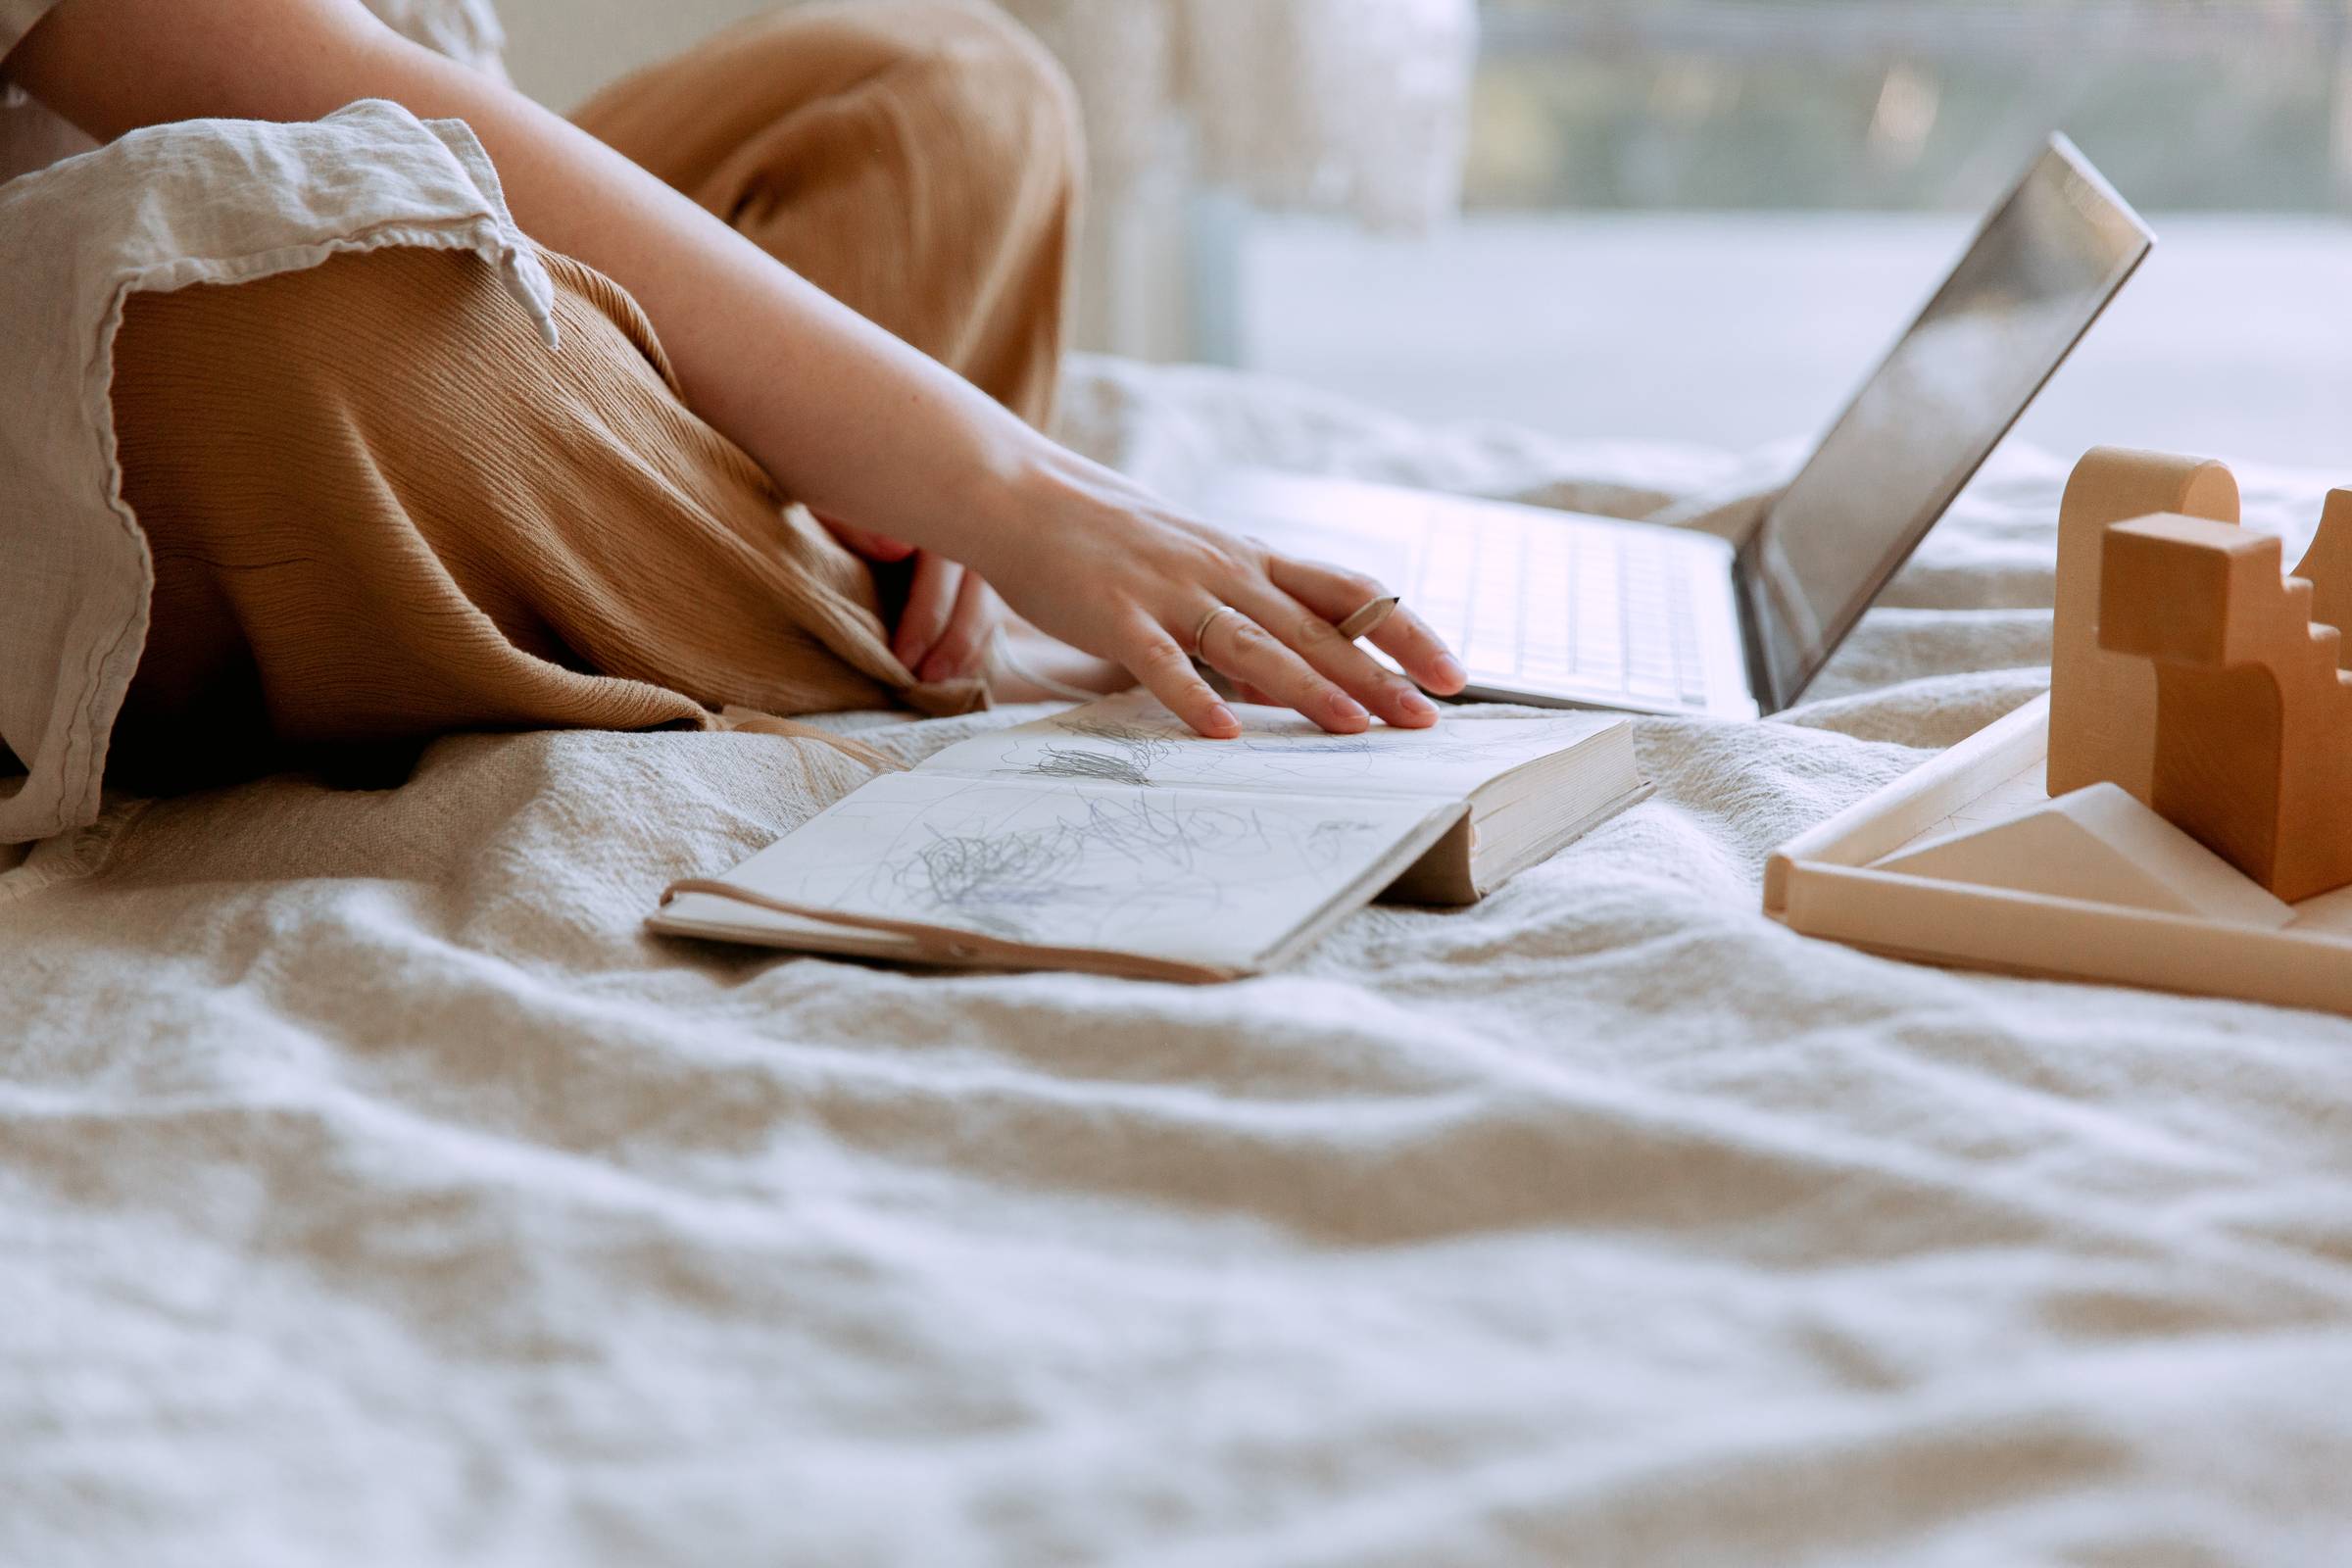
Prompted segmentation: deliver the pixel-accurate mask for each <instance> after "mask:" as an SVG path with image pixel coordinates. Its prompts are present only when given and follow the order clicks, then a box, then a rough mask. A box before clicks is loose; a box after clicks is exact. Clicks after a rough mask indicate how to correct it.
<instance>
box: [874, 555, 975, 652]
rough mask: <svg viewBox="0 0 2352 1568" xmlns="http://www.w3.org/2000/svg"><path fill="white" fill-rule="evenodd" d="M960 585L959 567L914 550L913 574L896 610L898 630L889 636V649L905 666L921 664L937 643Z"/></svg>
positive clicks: (938, 557)
mask: <svg viewBox="0 0 2352 1568" xmlns="http://www.w3.org/2000/svg"><path fill="white" fill-rule="evenodd" d="M962 587H963V568H962V567H961V566H958V565H957V564H956V563H954V562H953V561H950V560H949V559H948V558H947V557H945V556H942V555H937V554H934V553H933V552H931V551H928V550H924V551H918V552H917V553H916V555H915V558H914V575H913V577H912V578H911V579H910V580H909V581H908V582H907V608H906V609H905V610H903V611H901V612H900V613H899V629H898V631H897V632H896V633H895V634H894V635H893V636H892V637H891V640H890V651H891V652H892V653H893V654H896V655H897V656H898V660H899V662H900V663H902V664H905V665H906V666H907V669H909V670H915V669H919V668H921V667H922V663H923V661H924V660H926V659H929V658H930V657H931V651H932V649H934V648H936V647H937V646H938V645H939V638H940V634H941V633H942V632H944V631H946V630H947V629H948V617H949V616H950V615H952V614H954V613H955V611H956V594H957V593H958V592H959V591H960V590H961V588H962Z"/></svg>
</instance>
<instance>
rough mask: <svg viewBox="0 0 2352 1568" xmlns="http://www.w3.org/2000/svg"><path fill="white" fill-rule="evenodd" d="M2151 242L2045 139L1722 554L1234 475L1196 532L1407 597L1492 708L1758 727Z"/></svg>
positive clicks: (1658, 535)
mask: <svg viewBox="0 0 2352 1568" xmlns="http://www.w3.org/2000/svg"><path fill="white" fill-rule="evenodd" d="M2154 243H2155V236H2154V235H2153V234H2151V233H2150V232H2149V230H2148V228H2147V225H2146V224H2144V223H2143V222H2141V221H2140V220H2139V218H2138V216H2137V215H2136V214H2134V213H2133V212H2132V211H2131V208H2130V207H2129V206H2128V205H2126V204H2125V202H2124V200H2123V198H2122V197H2120V196H2118V195H2117V194H2116V193H2115V191H2114V189H2113V188H2112V187H2111V186H2110V185H2109V184H2108V183H2107V181H2106V180H2105V179H2104V178H2102V177H2101V176H2100V174H2099V172H2098V171H2097V170H2095V169H2093V168H2092V167H2091V166H2090V164H2089V162H2088V161H2087V160H2086V159H2084V158H2083V156H2082V153H2080V152H2079V151H2077V150H2076V148H2075V146H2074V144H2073V143H2072V142H2070V141H2068V140H2067V139H2066V138H2065V137H2064V136H2057V135H2053V136H2052V137H2051V138H2050V139H2049V142H2048V144H2047V145H2046V146H2045V147H2044V148H2043V150H2042V151H2041V153H2040V154H2039V155H2038V156H2037V157H2036V158H2035V159H2034V162H2033V164H2032V165H2031V166H2030V167H2029V168H2028V169H2027V170H2026V172H2025V174H2024V176H2023V177H2022V178H2021V179H2020V180H2019V181H2018V182H2017V184H2016V186H2015V187H2014V188H2013V189H2011V191H2010V192H2009V194H2008V195H2007V196H2006V197H2004V198H2003V199H2002V201H2001V203H2000V204H1999V205H1998V206H1997V207H1995V208H1994V209H1993V210H1992V213H1991V216H1990V217H1988V218H1986V219H1985V223H1984V226H1983V227H1982V228H1980V229H1979V230H1978V231H1977V236H1976V239H1975V241H1974V242H1973V243H1972V244H1970V246H1969V248H1968V251H1967V254H1965V255H1964V256H1962V257H1961V258H1960V262H1959V265H1958V266H1956V267H1954V268H1953V269H1952V271H1951V275H1950V276H1948V277H1946V278H1945V279H1944V281H1943V286H1942V287H1940V288H1939V289H1937V290H1936V294H1935V296H1934V298H1932V299H1930V300H1929V302H1928V304H1927V308H1926V309H1925V310H1923V311H1921V312H1920V315H1919V319H1917V320H1915V321H1913V322H1912V323H1911V326H1910V329H1909V330H1908V331H1906V332H1904V333H1903V335H1902V337H1901V338H1900V339H1899V340H1898V341H1897V342H1896V343H1895V345H1894V348H1893V350H1892V351H1891V352H1890V353H1889V354H1888V355H1887V358H1886V360H1885V362H1884V363H1882V364H1881V365H1880V366H1879V368H1878V369H1877V370H1876V371H1875V372H1873V373H1872V375H1871V377H1870V379H1869V380H1868V381H1866V382H1864V383H1863V385H1862V390H1861V391H1860V392H1859V393H1857V394H1856V395H1855V397H1854V400H1853V402H1852V403H1851V404H1850V405H1849V406H1848V407H1847V408H1846V410H1845V412H1844V413H1843V414H1842V415H1841V416H1839V417H1838V422H1837V423H1836V424H1834V425H1832V426H1831V427H1830V432H1829V434H1828V435H1826V436H1824V437H1823V438H1822V440H1821V444H1820V445H1819V446H1818V447H1816V448H1815V449H1814V451H1813V455H1812V456H1811V457H1810V458H1809V459H1807V460H1806V463H1805V466H1804V467H1803V468H1802V469H1800V470H1799V471H1798V473H1797V475H1796V478H1795V479H1794V480H1793V481H1792V482H1791V483H1790V484H1789V488H1788V489H1787V490H1786V491H1784V492H1783V493H1782V494H1781V495H1780V496H1779V497H1778V498H1777V499H1776V500H1775V501H1774V502H1773V503H1772V504H1771V506H1770V507H1769V508H1768V509H1767V510H1766V511H1765V513H1764V515H1763V516H1762V519H1761V521H1760V522H1759V523H1758V524H1757V525H1756V527H1755V528H1754V530H1753V531H1752V532H1751V533H1750V534H1749V535H1748V536H1747V537H1746V538H1745V539H1742V540H1740V541H1738V542H1737V543H1734V542H1729V541H1726V540H1723V539H1720V538H1717V537H1716V536H1714V535H1712V534H1707V533H1701V532H1697V531H1694V530H1687V529H1680V528H1672V527H1665V526H1660V525H1657V524H1651V523H1641V522H1625V521H1620V520H1617V519H1614V518H1608V517H1596V516H1589V515H1584V514H1580V513H1570V512H1557V511H1552V510H1549V509H1546V508H1542V507H1527V506H1517V505H1512V504H1510V503H1505V502H1490V501H1476V500H1469V499H1465V498H1461V497H1456V496H1444V495H1437V494H1434V493H1428V492H1422V491H1414V490H1404V489H1397V488H1393V487H1389V486H1383V485H1369V484H1352V483H1347V482H1343V481H1338V480H1331V479H1319V478H1305V477H1299V476H1291V475H1283V474H1277V473H1272V472H1268V471H1264V470H1255V469H1238V470H1232V471H1228V472H1224V473H1220V474H1217V475H1215V476H1213V477H1212V478H1210V479H1209V480H1208V482H1207V484H1206V486H1205V489H1204V493H1203V494H1201V495H1200V496H1198V497H1196V500H1197V502H1198V504H1199V505H1200V506H1201V508H1202V511H1203V515H1206V516H1210V517H1214V518H1215V519H1217V521H1218V522H1219V523H1221V524H1222V525H1224V526H1227V527H1230V528H1234V529H1237V530H1239V531H1241V532H1245V533H1252V534H1255V535H1257V536H1258V537H1259V538H1261V539H1263V540H1264V541H1265V542H1266V543H1267V544H1268V545H1270V546H1272V547H1273V548H1274V549H1276V550H1279V551H1281V552H1283V553H1285V554H1288V555H1298V556H1306V557H1312V558H1315V559H1319V560H1324V561H1330V562H1333V563H1335V564H1342V565H1347V566H1350V567H1353V568H1355V569H1357V570H1360V571H1364V572H1368V573H1369V574H1371V575H1372V576H1373V577H1375V578H1377V579H1379V580H1380V581H1381V582H1383V583H1385V584H1387V585H1388V586H1389V588H1390V589H1391V591H1393V592H1398V593H1401V594H1403V595H1404V598H1405V602H1406V603H1407V604H1409V605H1411V606H1412V608H1413V609H1414V610H1415V611H1417V612H1419V613H1420V614H1421V616H1422V618H1423V619H1424V620H1426V621H1428V622H1429V624H1430V626H1431V628H1432V629H1433V630H1435V631H1436V632H1437V633H1438V635H1440V636H1441V637H1444V638H1445V639H1446V642H1447V644H1448V645H1449V646H1451V647H1452V648H1453V650H1454V651H1455V653H1456V654H1457V655H1459V656H1460V658H1461V660H1462V662H1463V664H1464V665H1465V666H1466V667H1467V668H1468V670H1469V674H1470V685H1469V688H1468V689H1467V690H1466V691H1465V692H1464V693H1463V695H1464V696H1465V697H1471V698H1479V699H1484V700H1487V701H1493V702H1510V703H1537V704H1545V705H1552V706H1559V707H1579V708H1607V709H1623V710H1628V711H1637V712H1653V713H1681V714H1712V715H1719V716H1725V717H1746V718H1753V717H1755V716H1756V715H1757V714H1758V713H1759V712H1767V713H1769V712H1778V711H1780V710H1782V709H1784V708H1787V707H1789V705H1790V704H1792V703H1794V702H1795V701H1796V700H1797V698H1798V697H1799V696H1800V695H1801V694H1802V693H1803V692H1804V689H1805V688H1806V686H1808V685H1809V684H1811V682H1812V680H1813V678H1814V676H1816V675H1818V674H1819V673H1820V672H1821V668H1822V666H1823V665H1824V664H1826V663H1827V662H1829V659H1830V656H1831V655H1832V654H1834V653H1835V652H1837V650H1838V644H1840V643H1842V642H1843V641H1844V640H1845V637H1846V634H1847V633H1848V632H1850V631H1852V630H1853V628H1854V623H1855V622H1856V621H1858V620H1860V619H1861V618H1862V613H1863V612H1864V611H1865V610H1867V609H1869V608H1870V604H1871V602H1872V601H1873V600H1874V599H1876V598H1877V597H1878V595H1879V592H1880V590H1881V589H1883V588H1885V587H1886V585H1887V579H1888V578H1890V577H1892V576H1893V575H1894V573H1895V571H1896V570H1897V569H1898V568H1899V567H1900V566H1901V565H1902V564H1903V563H1904V562H1905V561H1907V560H1909V559H1910V556H1911V553H1912V551H1913V550H1915V549H1917V548H1918V546H1919V542H1920V540H1921V539H1922V538H1923V537H1925V536H1926V534H1927V531H1928V530H1929V529H1930V528H1931V527H1933V526H1934V525H1935V523H1936V519H1937V518H1938V517H1940V516H1942V515H1943V513H1944V511H1945V509H1946V508H1948V507H1949V506H1950V505H1951V504H1952V499H1953V498H1954V497H1955V496H1957V495H1958V494H1959V493H1960V490H1961V487H1962V486H1964V485H1965V484H1967V483H1968V481H1969V479H1970V477H1971V476H1972V475H1974V474H1975V473H1976V471H1977V469H1978V468H1979V467H1980V466H1982V465H1983V464H1984V462H1985V459H1986V458H1987V457H1989V456H1990V455H1991V453H1992V449H1993V448H1994V447H1995V446H1997V445H1999V444H2000V440H2001V437H2003V436H2004V435H2006V434H2007V433H2008V432H2009V427H2010V426H2011V425H2013V424H2014V423H2016V422H2017V418H2018V417H2019V416H2020V415H2022V414H2023V413H2025V411H2026V407H2027V405H2028V404H2030V403H2032V402H2033V401H2034V394H2036V393H2037V392H2039V391H2040V390H2041V387H2042V385H2043V383H2044V382H2046V381H2047V380H2048V379H2049V378H2050V376H2051V374H2052V373H2053V372H2054V371H2056V370H2057V368H2058V367H2059V366H2060V365H2061V364H2062V363H2063V362H2064V361H2065V359H2066V357H2067V355H2068V354H2070V353H2071V352H2073V350H2074V347H2075V345H2076V343H2078V342H2080V341H2081V340H2082V334H2083V333H2084V332H2086V331H2088V330H2089V329H2090V324H2091V322H2092V321H2094V320H2096V319H2098V316H2099V313H2100V312H2101V311H2103V310H2104V309H2106V306H2107V302H2108V301H2109V300H2111V299H2113V298H2114V297H2115V295H2116V293H2117V291H2118V290H2120V289H2121V288H2122V287H2123V286H2124V283H2125V281H2126V280H2127V279H2129V278H2130V277H2131V273H2132V271H2133V270H2135V269H2136V268H2137V267H2138V266H2139V263H2140V261H2141V259H2142V258H2144V257H2145V256H2146V255H2147V253H2148V251H2149V249H2150V247H2151V246H2153V244H2154Z"/></svg>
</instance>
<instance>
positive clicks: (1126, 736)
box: [1028, 720, 1175, 786]
mask: <svg viewBox="0 0 2352 1568" xmlns="http://www.w3.org/2000/svg"><path fill="white" fill-rule="evenodd" d="M1058 727H1059V728H1060V729H1061V731H1062V733H1064V734H1066V735H1072V736H1075V737H1077V738H1078V739H1081V740H1091V741H1102V742H1103V743H1105V744H1106V745H1107V746H1109V747H1110V748H1111V749H1110V750H1109V751H1107V752H1102V751H1087V750H1084V749H1081V748H1077V747H1065V746H1053V747H1048V748H1047V749H1046V754H1045V756H1044V757H1043V758H1041V759H1039V760H1037V761H1035V762H1033V763H1031V764H1030V766H1029V769H1028V771H1030V772H1032V773H1036V774H1039V775H1041V776H1042V777H1045V778H1077V779H1095V780H1099V781H1101V782H1103V783H1110V784H1133V785H1137V786H1148V785H1150V784H1151V783H1152V763H1154V762H1156V761H1158V760H1160V759H1161V758H1162V757H1165V756H1166V755H1167V753H1168V750H1169V748H1170V747H1171V746H1173V745H1174V744H1175V743H1174V742H1173V741H1171V740H1169V739H1168V738H1167V737H1166V736H1164V735H1154V734H1152V732H1151V731H1150V730H1146V729H1139V728H1137V727H1135V726H1134V725H1131V724H1118V723H1098V722H1095V721H1093V720H1078V721H1074V722H1064V723H1062V724H1061V725H1059V726H1058Z"/></svg>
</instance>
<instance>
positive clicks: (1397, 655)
mask: <svg viewBox="0 0 2352 1568" xmlns="http://www.w3.org/2000/svg"><path fill="white" fill-rule="evenodd" d="M1266 574H1267V576H1269V577H1270V578H1272V579H1273V582H1274V586H1276V587H1277V588H1280V589H1281V590H1282V591H1283V592H1285V593H1287V594H1289V595H1290V596H1291V597H1292V598H1293V599H1296V600H1298V601H1299V603H1300V604H1302V605H1304V606H1306V607H1307V608H1308V609H1309V610H1312V611H1313V612H1314V613H1316V614H1318V615H1320V616H1322V617H1323V618H1324V619H1326V620H1329V621H1332V622H1335V623H1336V622H1338V621H1342V620H1345V619H1347V618H1348V616H1349V615H1351V614H1353V613H1355V612H1357V611H1358V610H1361V609H1362V608H1363V607H1364V606H1365V605H1366V604H1368V603H1370V602H1371V601H1372V600H1375V599H1378V598H1380V597H1381V596H1382V594H1383V593H1384V592H1386V590H1384V589H1383V588H1382V587H1381V586H1380V585H1379V584H1378V583H1376V582H1374V581H1373V580H1372V579H1371V578H1369V577H1365V576H1362V575H1360V574H1358V573H1356V572H1352V571H1343V570H1341V569H1340V568H1339V567H1337V566H1326V565H1324V564H1321V563H1320V562H1313V561H1293V560H1291V559H1289V558H1288V557H1286V556H1270V557H1269V558H1268V559H1267V562H1266ZM1371 637H1372V644H1373V646H1374V647H1376V648H1378V649H1380V650H1381V651H1382V652H1383V653H1385V654H1387V655H1388V656H1389V657H1390V658H1391V659H1394V660H1396V661H1397V663H1398V664H1399V665H1401V666H1402V667H1403V669H1404V672H1405V673H1406V674H1408V675H1410V676H1412V678H1413V679H1414V680H1416V681H1419V682H1420V683H1421V684H1422V685H1423V686H1424V687H1426V688H1428V689H1429V690H1431V691H1433V692H1436V693H1437V694H1438V695H1440V696H1441V697H1450V696H1452V695H1453V694H1454V693H1455V692H1458V691H1460V690H1461V689H1462V687H1463V686H1464V685H1465V684H1467V683H1468V681H1469V678H1470V677H1469V675H1468V673H1467V672H1465V671H1464V670H1463V668H1462V666H1461V663H1460V662H1459V661H1457V660H1456V659H1455V658H1454V657H1453V655H1452V654H1451V653H1449V652H1447V651H1446V645H1445V643H1443V642H1441V641H1440V640H1439V639H1438V635H1437V633H1435V632H1433V631H1431V630H1430V629H1429V625H1428V623H1427V622H1426V621H1424V620H1422V618H1421V617H1420V616H1419V615H1416V614H1414V613H1413V607H1412V606H1411V605H1410V604H1404V605H1399V606H1397V610H1396V613H1393V614H1392V615H1390V616H1389V618H1388V619H1387V621H1385V622H1384V623H1383V624H1382V625H1381V626H1380V628H1379V629H1378V630H1376V631H1374V632H1373V633H1372V634H1371Z"/></svg>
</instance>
